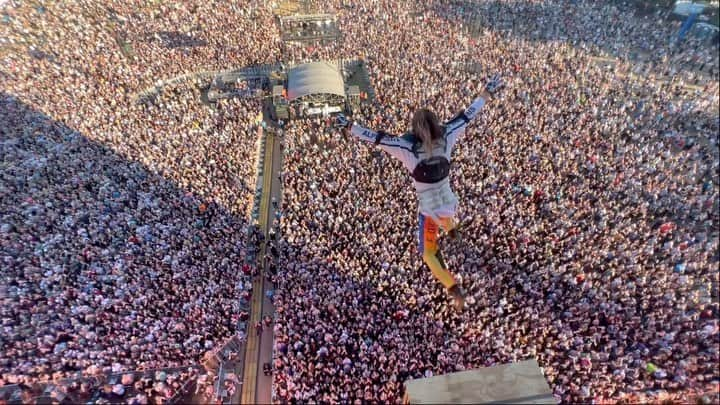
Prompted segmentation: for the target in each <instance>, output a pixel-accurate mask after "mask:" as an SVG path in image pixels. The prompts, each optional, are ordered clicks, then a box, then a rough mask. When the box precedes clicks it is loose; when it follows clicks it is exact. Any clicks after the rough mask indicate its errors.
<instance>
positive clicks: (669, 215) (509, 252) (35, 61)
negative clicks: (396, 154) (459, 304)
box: [0, 0, 720, 403]
mask: <svg viewBox="0 0 720 405" xmlns="http://www.w3.org/2000/svg"><path fill="white" fill-rule="evenodd" d="M265 3H266V2H260V1H250V2H241V3H237V2H236V3H233V4H230V5H228V4H227V3H226V2H221V1H214V0H211V1H204V2H198V1H184V2H159V1H152V2H147V1H140V0H133V1H108V2H86V1H80V0H71V1H63V2H54V3H53V2H48V3H44V4H43V5H39V3H37V2H21V1H14V0H10V1H8V2H6V3H5V4H3V5H2V6H0V7H1V9H0V11H1V14H2V20H1V21H0V123H1V125H0V155H1V156H2V159H1V160H0V195H2V200H1V201H0V267H2V269H3V271H2V276H1V277H2V282H0V322H1V323H2V334H0V386H3V385H11V384H18V385H20V386H23V387H30V390H32V389H33V388H34V387H37V386H38V384H40V383H43V382H47V381H51V380H52V381H55V382H58V381H68V382H67V385H66V386H65V387H64V389H65V390H66V391H72V390H73V389H74V388H73V387H74V385H77V384H76V383H73V382H72V379H73V378H77V377H80V376H83V377H89V376H97V375H101V374H110V373H123V372H128V371H132V370H137V369H139V370H149V369H156V368H166V367H180V366H183V367H184V366H186V365H188V364H197V363H198V362H199V361H200V359H201V358H202V356H203V355H204V354H206V353H207V352H208V351H212V350H213V349H215V348H216V345H218V344H220V343H221V342H223V341H226V340H227V339H228V338H229V337H230V336H232V335H234V334H236V333H237V330H238V327H237V323H238V322H242V321H244V320H246V319H247V313H244V312H243V309H242V308H241V306H240V303H241V301H243V300H247V298H248V297H249V288H250V283H249V282H248V279H249V278H250V277H251V273H252V271H251V270H249V269H243V268H242V265H243V263H244V261H245V257H246V254H247V252H248V249H250V247H249V246H248V244H247V240H246V234H247V230H248V229H247V228H248V225H249V218H250V212H251V210H252V207H251V204H252V200H253V194H254V192H255V184H256V183H255V182H256V173H255V168H256V167H257V164H256V163H257V158H258V156H257V149H258V148H257V146H258V145H257V141H258V136H257V133H256V124H255V117H256V116H257V114H258V111H259V110H260V109H261V108H262V106H261V102H260V101H259V100H255V99H237V98H236V99H229V100H221V101H219V102H218V103H217V104H216V105H214V106H209V105H206V104H204V103H203V102H202V101H201V100H203V97H204V95H203V93H202V92H203V90H202V89H203V87H206V86H207V83H204V82H202V81H201V79H197V80H194V79H188V80H186V81H181V82H175V83H174V84H172V85H169V86H166V87H165V88H163V89H161V91H160V92H158V93H157V94H156V95H154V96H153V97H150V98H148V99H147V100H144V101H142V102H138V99H137V97H136V95H137V94H139V93H142V92H144V91H145V90H146V89H148V88H150V87H152V86H153V84H154V83H156V82H157V81H159V80H166V79H170V78H173V77H178V76H182V75H187V74H190V73H192V72H197V71H215V70H221V69H228V68H233V67H244V66H253V65H262V64H267V63H276V62H279V61H284V62H303V61H311V60H321V59H358V58H360V59H363V60H364V62H365V66H367V67H368V69H369V72H370V77H371V81H372V84H373V86H374V93H375V99H374V100H373V101H372V102H370V103H368V104H366V105H364V106H363V107H362V109H361V110H360V111H357V112H356V114H355V116H354V117H353V118H354V119H355V120H357V121H358V122H359V123H361V124H363V125H366V126H368V127H371V128H374V129H385V130H386V131H388V132H391V133H394V134H402V133H404V132H405V131H407V129H408V126H409V120H410V116H411V114H412V113H413V111H414V110H415V109H416V108H419V107H428V108H430V109H433V110H434V111H436V112H437V113H438V115H440V116H441V117H445V118H446V119H447V118H450V117H452V116H453V115H454V114H455V113H456V112H457V111H458V110H459V109H461V108H463V107H465V106H466V105H467V104H468V103H469V102H470V101H471V100H472V98H473V97H474V96H475V95H476V94H478V93H479V91H480V89H481V88H482V85H483V82H484V79H485V78H486V77H487V76H488V75H489V74H490V73H495V72H499V73H501V74H502V76H503V77H504V78H505V80H506V82H507V89H506V91H505V92H504V93H503V94H502V95H501V96H500V97H499V98H498V99H497V100H494V101H492V102H490V103H489V104H488V105H487V107H486V109H485V111H484V112H483V114H482V116H481V118H479V119H478V122H477V123H473V124H471V126H470V128H469V129H468V131H467V133H466V134H465V135H464V137H463V138H462V139H461V140H460V144H459V147H458V150H457V151H456V154H455V156H454V159H453V164H454V166H453V172H452V181H453V188H454V189H455V190H456V191H457V193H458V196H459V197H460V200H461V210H462V214H461V216H462V219H465V220H468V223H469V225H468V226H467V227H466V229H464V232H463V242H462V243H458V242H450V241H448V242H443V251H444V254H445V258H446V261H447V262H448V264H449V265H450V268H451V270H452V271H454V272H455V273H456V274H457V276H458V277H459V278H460V279H461V280H462V286H463V288H464V289H465V290H466V291H467V293H468V300H467V308H466V310H465V312H463V313H462V314H461V315H458V314H456V313H455V312H454V311H452V310H451V309H450V305H449V304H450V303H449V301H448V299H447V297H446V295H445V292H444V291H443V290H442V289H441V288H440V287H439V286H438V285H437V284H436V283H435V282H434V280H433V279H432V276H431V275H430V272H429V271H428V270H427V268H425V267H424V266H423V265H422V261H421V258H420V257H419V255H418V254H417V242H416V240H417V236H416V235H417V229H416V227H417V224H416V221H417V211H416V206H415V203H414V202H413V201H414V198H415V197H414V193H413V191H412V190H411V187H410V181H409V178H408V176H407V174H406V173H404V172H403V170H402V168H401V166H400V165H399V164H398V163H397V162H393V161H391V160H390V159H389V157H388V156H384V155H382V154H379V153H377V152H375V151H373V150H372V148H370V147H368V145H360V144H356V143H354V142H353V141H352V140H349V139H344V138H342V137H341V136H340V134H339V133H338V132H337V131H335V130H333V129H332V128H331V126H330V125H329V121H328V120H324V119H303V120H297V121H293V122H290V123H287V124H286V125H285V129H284V136H283V139H284V143H285V145H284V150H285V161H284V166H283V173H282V176H281V177H282V180H283V189H284V196H283V200H282V202H280V204H281V212H282V215H281V216H279V217H278V218H279V221H280V232H279V234H278V242H277V244H276V245H274V246H276V249H277V253H278V255H279V258H278V259H277V260H276V261H275V262H274V265H273V267H274V269H273V272H272V273H273V276H272V278H273V280H274V281H275V282H276V284H277V286H276V289H275V290H274V292H273V300H274V303H275V305H276V308H277V314H276V319H275V325H274V327H273V328H274V329H273V332H274V336H275V354H274V364H273V373H274V391H275V400H276V401H281V402H287V401H291V400H293V399H295V400H300V401H311V400H312V401H318V400H323V401H332V402H355V403H361V402H362V401H382V402H397V401H398V400H399V399H400V398H401V396H402V394H403V385H402V384H403V382H404V381H406V380H408V379H411V378H422V377H427V376H432V375H437V374H441V373H447V372H452V371H458V370H465V369H471V368H477V367H485V366H492V365H496V364H502V363H506V362H511V361H518V360H523V359H527V358H531V357H533V358H537V359H538V362H539V363H540V365H541V366H542V367H543V370H544V373H545V376H546V377H547V379H548V382H549V383H550V386H551V387H552V389H553V390H554V393H555V394H556V396H557V397H558V398H559V399H560V400H562V401H566V402H587V401H590V400H596V401H602V400H612V401H626V402H639V401H646V400H663V399H686V398H690V397H698V398H700V399H702V400H706V399H712V398H713V395H714V396H715V397H714V398H717V397H716V395H717V392H718V388H717V387H718V379H719V378H720V373H719V372H718V366H717V364H718V360H719V358H718V355H719V354H718V344H719V339H720V335H719V333H718V316H719V315H720V314H719V312H718V303H717V300H716V298H715V299H714V298H713V297H717V294H718V273H717V266H718V226H717V221H718V208H719V207H718V167H719V163H720V159H719V158H718V153H717V149H718V145H717V133H718V111H717V105H718V96H717V95H718V78H717V74H718V58H717V48H714V47H708V46H707V45H706V44H703V43H701V42H700V41H698V40H695V39H692V38H690V39H688V40H687V41H686V42H684V43H682V44H677V45H670V43H669V41H668V38H671V37H672V36H673V34H675V33H676V32H677V30H678V28H679V24H678V23H665V22H664V21H665V20H663V19H664V18H666V17H667V16H666V15H655V16H653V17H652V18H644V17H638V16H636V15H634V14H633V12H632V10H631V9H629V8H628V7H629V6H628V5H624V4H622V3H610V2H595V1H587V0H585V1H577V2H571V3H568V2H563V1H559V0H558V1H543V2H539V1H529V2H522V3H520V2H514V1H499V0H498V1H484V2H480V3H479V4H477V2H472V3H470V2H460V1H454V0H453V1H449V0H435V1H433V2H429V3H417V2H409V1H397V0H392V1H391V0H370V1H346V0H343V1H341V2H336V3H331V4H327V2H322V3H321V2H319V1H317V0H313V1H311V2H309V5H310V6H313V7H321V6H322V7H323V9H325V10H327V11H329V12H334V13H337V15H338V18H339V28H340V29H341V31H342V32H343V35H342V41H338V42H336V43H333V44H325V45H322V46H291V45H288V44H283V43H281V41H280V33H279V31H278V28H277V26H276V25H275V24H274V21H273V16H272V9H271V5H268V4H265ZM658 19H660V20H661V21H660V22H658V21H657V20H658ZM528 21H534V22H536V23H528ZM599 56H602V57H603V58H608V57H610V56H612V57H613V58H616V59H613V63H612V65H610V68H608V65H601V64H599V63H597V61H598V57H599ZM469 66H473V69H469V68H468V67H469ZM378 173H382V176H379V175H378ZM261 326H262V325H261ZM248 329H249V327H248ZM259 331H260V329H258V333H259ZM248 333H255V332H254V331H250V332H248ZM185 374H188V375H185ZM188 378H189V379H197V378H198V375H197V374H196V373H194V372H193V373H180V374H178V378H177V379H176V380H175V381H173V382H172V384H167V383H166V382H165V381H164V380H162V379H158V378H155V379H154V380H153V379H146V380H147V381H141V382H142V384H140V383H139V382H138V381H129V382H128V384H129V385H128V386H127V387H126V386H125V384H124V383H123V382H122V381H120V383H119V385H122V386H123V387H117V385H118V384H115V385H114V386H110V388H109V390H110V392H108V398H111V397H112V395H119V392H121V391H122V392H123V393H124V392H125V391H128V392H129V391H131V390H130V389H129V387H130V386H133V387H134V388H136V389H137V390H136V391H137V392H138V394H137V397H134V399H132V400H129V401H136V402H137V403H146V402H153V401H162V400H163V399H162V398H165V399H167V398H168V396H172V394H173V393H174V392H175V391H176V389H177V388H178V387H180V386H182V385H183V381H182V380H184V379H188ZM97 381H103V380H102V379H97ZM161 383H162V384H161ZM98 384H99V385H98V388H107V387H108V385H107V383H106V382H103V383H100V382H98ZM135 385H137V387H135ZM213 385H214V384H213V382H212V381H211V379H209V380H208V381H207V382H206V383H204V384H198V387H200V388H199V390H198V391H197V392H200V391H202V392H205V390H207V391H208V392H207V393H206V394H207V397H208V398H210V397H211V396H212V393H211V391H212V388H211V387H212V386H213ZM232 386H233V387H234V385H232ZM86 388H87V387H86ZM58 389H60V390H62V389H63V386H62V385H61V386H60V387H59V388H58ZM88 389H89V388H88ZM113 390H114V391H116V392H115V393H114V394H113ZM133 392H134V391H133ZM153 397H158V398H159V399H157V400H154V399H153Z"/></svg>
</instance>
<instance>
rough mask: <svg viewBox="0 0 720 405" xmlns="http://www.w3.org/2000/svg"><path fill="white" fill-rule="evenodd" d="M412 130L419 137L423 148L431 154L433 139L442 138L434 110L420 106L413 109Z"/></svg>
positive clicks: (441, 131)
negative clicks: (417, 108) (415, 109)
mask: <svg viewBox="0 0 720 405" xmlns="http://www.w3.org/2000/svg"><path fill="white" fill-rule="evenodd" d="M412 131H413V133H414V134H415V136H417V137H418V138H420V141H421V142H422V145H423V148H424V149H425V151H426V152H427V153H429V154H430V156H432V152H433V147H434V145H435V141H437V140H438V139H442V136H443V132H444V131H443V130H442V127H441V126H440V123H439V120H438V117H437V115H435V113H434V112H432V111H430V110H428V109H426V108H421V109H419V110H417V111H415V114H414V115H413V118H412Z"/></svg>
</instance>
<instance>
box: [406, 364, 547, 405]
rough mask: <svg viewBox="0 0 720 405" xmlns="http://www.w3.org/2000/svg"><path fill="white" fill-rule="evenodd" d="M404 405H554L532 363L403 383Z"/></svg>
mask: <svg viewBox="0 0 720 405" xmlns="http://www.w3.org/2000/svg"><path fill="white" fill-rule="evenodd" d="M403 402H404V403H405V404H440V403H442V404H488V403H496V404H556V403H557V401H556V400H555V397H553V395H552V391H551V390H550V387H549V386H548V383H547V381H546V380H545V376H544V375H543V373H542V370H541V369H540V366H539V365H538V363H537V361H536V360H527V361H521V362H518V363H511V364H503V365H501V366H494V367H487V368H481V369H477V370H470V371H461V372H458V373H452V374H445V375H440V376H435V377H430V378H423V379H419V380H410V381H406V382H405V398H404V401H403Z"/></svg>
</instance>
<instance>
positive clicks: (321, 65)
mask: <svg viewBox="0 0 720 405" xmlns="http://www.w3.org/2000/svg"><path fill="white" fill-rule="evenodd" d="M311 94H334V95H338V96H341V97H345V84H344V82H343V77H342V74H341V73H340V71H339V70H338V67H337V64H335V63H331V62H313V63H306V64H303V65H299V66H296V67H294V68H292V69H290V70H289V71H288V99H289V100H290V101H293V100H295V99H298V98H300V97H304V96H307V95H311Z"/></svg>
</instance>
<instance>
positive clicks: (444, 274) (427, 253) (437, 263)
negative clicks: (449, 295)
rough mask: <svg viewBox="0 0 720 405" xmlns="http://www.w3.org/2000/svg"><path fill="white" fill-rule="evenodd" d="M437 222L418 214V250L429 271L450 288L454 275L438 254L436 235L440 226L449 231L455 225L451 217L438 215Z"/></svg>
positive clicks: (454, 282)
mask: <svg viewBox="0 0 720 405" xmlns="http://www.w3.org/2000/svg"><path fill="white" fill-rule="evenodd" d="M438 219H439V223H438V222H436V221H435V220H434V219H433V218H431V217H429V216H427V215H423V214H420V216H419V222H420V232H419V235H418V239H419V242H420V245H419V249H418V250H419V251H420V254H421V255H422V258H423V261H424V262H425V264H427V265H428V267H430V271H431V272H432V274H433V276H435V278H436V279H438V281H440V283H442V285H443V286H444V287H445V288H448V289H449V288H451V287H452V286H454V285H455V284H456V281H455V276H453V274H452V273H450V271H449V270H448V269H447V266H446V265H445V262H444V261H443V259H442V256H441V255H440V252H439V248H438V236H439V234H440V228H442V230H443V231H445V232H449V231H450V230H452V229H454V228H455V227H456V226H457V223H456V222H455V220H454V219H453V218H452V217H440V218H438Z"/></svg>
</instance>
